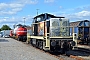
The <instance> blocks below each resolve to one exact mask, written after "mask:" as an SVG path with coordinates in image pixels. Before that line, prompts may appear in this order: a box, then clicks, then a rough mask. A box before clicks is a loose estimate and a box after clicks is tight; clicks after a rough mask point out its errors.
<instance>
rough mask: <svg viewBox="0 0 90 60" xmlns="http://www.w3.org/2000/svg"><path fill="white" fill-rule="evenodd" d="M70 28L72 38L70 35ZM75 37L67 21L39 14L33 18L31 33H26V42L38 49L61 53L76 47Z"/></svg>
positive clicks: (62, 18)
mask: <svg viewBox="0 0 90 60" xmlns="http://www.w3.org/2000/svg"><path fill="white" fill-rule="evenodd" d="M70 28H72V36H71V35H70ZM76 41H77V35H76V34H75V33H74V31H73V27H70V26H69V20H68V19H66V18H64V17H56V16H54V15H51V14H47V13H45V14H41V15H38V16H36V17H34V20H33V23H32V29H31V33H27V42H28V43H30V44H31V45H33V46H36V47H38V48H40V49H43V50H46V51H52V52H63V53H65V51H68V50H70V49H73V47H75V46H76V45H77V42H76Z"/></svg>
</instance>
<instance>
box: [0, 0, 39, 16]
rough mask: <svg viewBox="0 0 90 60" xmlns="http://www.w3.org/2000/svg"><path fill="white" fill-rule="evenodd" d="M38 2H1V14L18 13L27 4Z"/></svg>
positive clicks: (29, 0)
mask: <svg viewBox="0 0 90 60" xmlns="http://www.w3.org/2000/svg"><path fill="white" fill-rule="evenodd" d="M37 3H38V1H37V0H16V1H13V2H10V3H0V15H6V14H7V15H13V14H17V13H18V12H19V11H21V10H22V8H23V7H24V6H25V5H27V4H37Z"/></svg>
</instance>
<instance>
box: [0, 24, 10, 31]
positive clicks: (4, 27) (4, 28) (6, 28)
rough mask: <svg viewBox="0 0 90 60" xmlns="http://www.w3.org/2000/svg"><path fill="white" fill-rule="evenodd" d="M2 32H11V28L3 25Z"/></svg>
mask: <svg viewBox="0 0 90 60" xmlns="http://www.w3.org/2000/svg"><path fill="white" fill-rule="evenodd" d="M1 30H11V28H10V27H9V26H8V25H3V26H2V27H1Z"/></svg>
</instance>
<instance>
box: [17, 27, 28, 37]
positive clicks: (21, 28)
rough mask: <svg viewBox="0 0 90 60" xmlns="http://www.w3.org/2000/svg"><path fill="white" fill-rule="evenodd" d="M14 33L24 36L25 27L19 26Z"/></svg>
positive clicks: (25, 33) (25, 32)
mask: <svg viewBox="0 0 90 60" xmlns="http://www.w3.org/2000/svg"><path fill="white" fill-rule="evenodd" d="M16 35H18V36H25V35H27V29H26V28H25V27H22V26H21V27H20V28H18V29H17V31H16Z"/></svg>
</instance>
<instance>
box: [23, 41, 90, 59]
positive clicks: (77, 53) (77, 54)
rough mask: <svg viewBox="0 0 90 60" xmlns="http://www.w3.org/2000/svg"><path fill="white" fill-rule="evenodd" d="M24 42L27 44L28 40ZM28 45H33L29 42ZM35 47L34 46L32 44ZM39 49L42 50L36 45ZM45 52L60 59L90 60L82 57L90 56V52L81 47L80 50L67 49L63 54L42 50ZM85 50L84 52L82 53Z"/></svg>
mask: <svg viewBox="0 0 90 60" xmlns="http://www.w3.org/2000/svg"><path fill="white" fill-rule="evenodd" d="M23 43H24V44H27V43H26V42H23ZM27 45H28V46H31V45H30V44H27ZM32 47H33V46H32ZM34 48H35V49H37V50H40V49H38V48H36V47H34ZM40 51H41V52H43V53H46V54H49V55H51V56H53V57H55V58H58V59H59V60H88V59H85V58H82V57H83V56H89V55H90V54H88V53H86V51H85V50H84V51H82V50H80V49H78V50H71V51H67V53H66V54H61V53H57V52H56V53H52V52H45V51H43V50H40ZM82 52H83V53H82Z"/></svg>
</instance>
